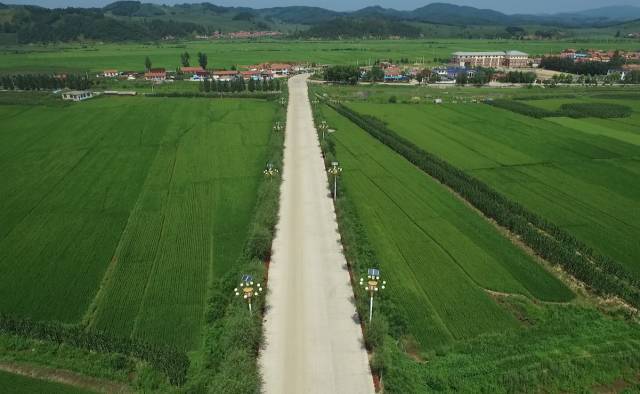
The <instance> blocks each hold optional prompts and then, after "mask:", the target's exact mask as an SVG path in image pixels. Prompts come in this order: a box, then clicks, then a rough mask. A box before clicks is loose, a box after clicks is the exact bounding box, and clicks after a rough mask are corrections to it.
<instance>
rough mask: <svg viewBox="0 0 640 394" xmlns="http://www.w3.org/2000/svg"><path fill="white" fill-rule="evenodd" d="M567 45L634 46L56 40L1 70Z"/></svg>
mask: <svg viewBox="0 0 640 394" xmlns="http://www.w3.org/2000/svg"><path fill="white" fill-rule="evenodd" d="M568 47H573V48H575V47H579V48H583V47H584V48H601V49H611V48H618V49H627V50H636V49H638V44H637V42H634V41H632V40H618V41H615V40H567V41H510V40H480V39H478V40H463V39H429V38H427V39H422V40H344V41H296V40H271V41H268V40H267V41H257V42H256V41H251V42H242V41H208V42H207V41H197V42H185V43H157V44H91V43H87V44H59V45H46V46H38V45H30V46H28V47H24V46H21V47H11V46H5V47H0V72H10V73H21V72H50V71H82V72H83V71H90V72H99V71H102V70H105V69H112V68H116V69H118V70H121V71H124V70H138V71H141V70H143V69H144V60H145V57H146V56H149V57H150V58H151V60H152V61H153V66H154V67H165V68H167V69H171V70H175V69H176V67H177V66H178V65H179V64H180V53H182V52H184V51H188V52H190V53H191V55H192V57H193V56H194V55H195V54H196V53H197V52H205V53H207V54H208V57H209V67H210V68H222V67H225V68H229V67H231V66H233V65H250V64H255V63H261V62H309V63H354V64H355V63H359V64H361V65H363V64H367V63H368V62H373V61H374V60H376V59H395V60H398V59H399V58H409V59H410V60H411V61H412V62H414V61H419V62H422V61H423V60H424V62H425V63H426V64H433V59H434V58H439V59H448V58H449V57H450V56H451V53H452V52H455V51H465V50H466V51H483V50H509V49H518V50H522V51H525V52H528V53H530V54H531V55H543V54H546V53H551V52H560V51H561V50H563V49H565V48H568Z"/></svg>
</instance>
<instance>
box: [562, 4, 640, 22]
mask: <svg viewBox="0 0 640 394" xmlns="http://www.w3.org/2000/svg"><path fill="white" fill-rule="evenodd" d="M574 14H576V15H580V16H583V17H586V18H602V19H609V20H619V21H630V20H634V19H640V7H636V6H631V5H618V6H615V5H614V6H609V7H601V8H595V9H592V10H586V11H580V12H575V13H574Z"/></svg>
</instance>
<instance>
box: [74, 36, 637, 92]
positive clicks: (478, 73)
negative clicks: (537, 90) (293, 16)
mask: <svg viewBox="0 0 640 394" xmlns="http://www.w3.org/2000/svg"><path fill="white" fill-rule="evenodd" d="M265 33H268V32H265ZM252 34H253V33H252ZM548 57H552V58H554V59H556V60H557V59H562V60H563V62H565V63H567V64H574V65H580V64H587V63H589V64H601V65H602V67H604V68H602V69H603V70H606V75H601V76H600V77H601V78H608V82H625V80H626V82H630V80H631V79H630V78H629V77H628V76H629V75H632V73H633V75H634V78H635V79H634V80H633V83H638V82H637V79H638V77H639V75H640V52H625V51H601V50H595V49H589V50H576V49H571V48H568V49H565V50H563V51H562V52H560V53H559V54H553V55H548ZM544 59H545V57H540V58H532V57H530V56H529V54H527V53H525V52H521V51H517V50H509V51H486V52H454V53H452V54H451V57H450V60H449V62H448V63H447V64H443V65H439V66H435V67H431V68H425V67H422V66H421V64H420V63H415V64H410V62H409V60H408V59H401V61H400V62H399V64H398V63H394V62H393V61H391V60H379V61H376V62H375V64H372V65H368V66H362V67H357V69H358V70H359V71H358V72H359V73H360V75H359V77H358V80H359V81H364V82H366V81H375V82H385V83H431V84H442V85H447V84H460V83H461V82H462V83H464V84H466V83H473V84H487V83H495V84H500V83H535V82H541V83H546V82H549V81H551V82H560V83H562V82H565V83H572V82H579V83H584V81H585V80H584V79H582V80H579V79H576V80H574V79H573V77H571V76H570V74H569V77H568V78H567V77H565V76H564V75H566V74H564V73H561V72H549V71H550V70H546V69H543V68H541V65H543V63H544ZM614 60H615V61H616V62H621V65H619V66H618V65H616V66H615V67H614V66H612V67H610V68H609V66H608V65H609V64H612V63H613V62H614ZM329 68H331V66H330V65H315V64H314V65H310V64H296V63H261V64H255V65H249V66H238V67H237V69H233V70H209V69H206V68H204V67H201V66H195V67H194V66H183V67H179V68H178V69H176V70H167V69H165V68H149V69H147V70H146V71H145V72H140V71H119V70H117V69H108V70H104V71H103V72H102V73H101V74H99V75H97V76H96V77H98V78H109V79H118V80H125V81H136V80H144V81H150V82H153V83H156V84H160V83H166V82H173V81H179V80H182V81H192V82H208V81H211V82H214V83H232V82H234V81H238V80H241V81H245V82H249V81H256V82H267V81H271V80H273V79H277V78H288V77H289V76H291V75H293V74H297V73H300V72H316V73H320V74H321V73H322V72H323V71H324V72H325V76H326V70H327V69H329ZM559 76H562V77H559ZM581 78H584V76H581ZM594 78H595V77H594ZM325 79H326V80H329V81H331V80H333V79H332V78H326V77H325ZM587 81H590V80H589V79H587ZM105 93H106V94H123V93H122V92H115V91H113V92H112V91H107V92H105ZM125 93H127V94H135V92H125ZM90 97H92V95H91V94H88V92H87V91H73V92H67V93H65V94H64V95H63V99H65V100H74V101H81V100H84V99H87V98H90Z"/></svg>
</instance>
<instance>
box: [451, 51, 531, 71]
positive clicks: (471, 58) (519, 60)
mask: <svg viewBox="0 0 640 394" xmlns="http://www.w3.org/2000/svg"><path fill="white" fill-rule="evenodd" d="M451 62H452V63H453V64H455V65H457V66H460V67H463V66H464V67H489V68H497V67H512V68H520V67H527V66H528V65H529V55H528V54H526V53H524V52H520V51H507V52H503V51H495V52H454V53H453V57H452V60H451Z"/></svg>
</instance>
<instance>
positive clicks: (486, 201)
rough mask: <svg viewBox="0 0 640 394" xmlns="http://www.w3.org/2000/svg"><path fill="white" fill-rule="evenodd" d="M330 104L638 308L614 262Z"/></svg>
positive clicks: (542, 252) (374, 123) (632, 281)
mask: <svg viewBox="0 0 640 394" xmlns="http://www.w3.org/2000/svg"><path fill="white" fill-rule="evenodd" d="M331 107H332V108H334V109H335V110H336V111H337V112H338V113H340V114H341V115H343V116H345V117H346V118H347V119H349V120H351V121H352V122H353V123H355V124H356V125H358V126H359V127H361V128H362V129H363V130H365V131H367V132H368V133H369V134H371V135H372V136H373V137H375V138H376V139H378V140H379V141H381V142H382V143H384V144H385V145H387V146H389V147H390V148H391V149H393V150H394V151H396V152H397V153H398V154H400V155H402V156H404V157H405V158H406V159H407V160H409V161H410V162H411V163H413V164H414V165H416V166H417V167H418V168H420V169H422V170H423V171H425V172H426V173H428V174H429V175H431V176H432V177H434V178H435V179H437V180H439V181H440V182H442V183H443V184H445V185H447V186H448V187H450V188H451V189H453V190H454V191H455V192H456V193H458V194H459V195H460V196H462V197H463V198H464V199H465V200H467V201H468V202H469V203H471V204H472V205H473V206H474V207H476V208H477V209H479V210H480V211H481V212H482V213H484V215H486V216H487V217H489V218H491V219H493V220H495V221H496V222H497V223H498V224H499V225H501V226H503V227H505V228H507V229H508V230H510V231H511V232H512V233H514V234H516V235H518V236H519V237H520V239H521V240H522V242H524V243H525V244H526V245H527V246H529V247H530V248H532V249H533V250H534V251H535V252H536V253H537V254H538V255H539V256H541V257H543V258H544V259H546V260H547V261H549V262H550V263H552V264H555V265H559V266H561V267H562V268H563V269H564V270H565V271H566V272H568V273H569V274H571V275H572V276H573V277H575V278H576V279H578V280H580V281H581V282H583V283H585V284H586V285H588V286H589V287H590V288H591V289H592V290H593V291H594V292H595V293H597V294H600V295H603V296H610V295H615V296H619V297H620V298H622V299H623V300H625V301H626V302H628V303H629V304H631V305H633V306H635V307H640V281H639V280H637V279H636V278H634V277H633V276H632V275H630V274H629V273H628V272H627V271H626V270H625V269H624V268H623V266H622V265H621V264H620V263H618V262H617V261H614V260H613V259H611V258H609V257H607V256H603V255H600V254H598V253H596V252H595V251H594V250H593V249H591V248H590V247H588V246H586V245H585V244H583V243H582V242H581V241H579V240H577V239H576V238H575V237H573V236H572V235H570V234H569V233H567V232H566V231H564V230H562V229H560V228H559V227H558V226H556V225H555V224H553V223H551V222H548V221H546V220H545V219H544V218H542V217H540V216H538V215H536V214H534V213H532V212H530V211H528V210H527V209H525V208H524V207H522V206H521V205H519V204H517V203H515V202H513V201H511V200H509V199H507V198H506V197H504V196H503V195H502V194H500V193H498V192H497V191H495V190H493V189H491V188H490V187H489V186H488V185H486V184H485V183H483V182H481V181H479V180H478V179H476V178H474V177H472V176H470V175H468V174H467V173H465V172H464V171H463V170H461V169H458V168H456V167H454V166H452V165H451V164H449V163H448V162H446V161H444V160H442V159H440V158H438V157H437V156H435V155H433V154H431V153H428V152H426V151H424V150H423V149H421V148H419V147H418V146H416V145H415V144H413V143H412V142H410V141H408V140H407V139H405V138H403V137H401V136H399V135H398V134H396V133H395V132H393V131H392V130H390V129H389V128H387V127H386V126H385V125H384V124H383V123H382V122H380V121H379V120H377V119H375V118H374V117H371V116H366V115H361V114H359V113H357V112H355V111H353V110H351V109H349V108H348V107H346V106H344V105H341V104H338V105H331Z"/></svg>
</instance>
